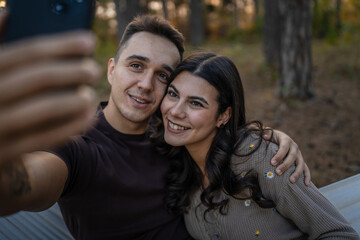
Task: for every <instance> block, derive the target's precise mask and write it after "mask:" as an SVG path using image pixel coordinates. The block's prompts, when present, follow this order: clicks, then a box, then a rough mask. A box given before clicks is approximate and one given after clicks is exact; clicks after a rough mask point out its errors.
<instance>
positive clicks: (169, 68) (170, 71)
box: [161, 64, 174, 73]
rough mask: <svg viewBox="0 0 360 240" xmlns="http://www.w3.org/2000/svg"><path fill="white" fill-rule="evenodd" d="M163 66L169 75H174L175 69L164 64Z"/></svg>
mask: <svg viewBox="0 0 360 240" xmlns="http://www.w3.org/2000/svg"><path fill="white" fill-rule="evenodd" d="M161 66H162V67H163V68H165V69H166V70H167V71H168V72H169V73H172V72H173V71H174V69H173V68H172V67H170V66H169V65H167V64H163V65H161Z"/></svg>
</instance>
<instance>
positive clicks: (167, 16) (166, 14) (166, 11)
mask: <svg viewBox="0 0 360 240" xmlns="http://www.w3.org/2000/svg"><path fill="white" fill-rule="evenodd" d="M162 5H163V13H164V18H165V19H166V20H168V19H169V15H168V10H167V3H166V0H162Z"/></svg>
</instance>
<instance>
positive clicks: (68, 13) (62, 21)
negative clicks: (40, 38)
mask: <svg viewBox="0 0 360 240" xmlns="http://www.w3.org/2000/svg"><path fill="white" fill-rule="evenodd" d="M6 8H7V9H8V10H9V17H8V19H7V23H6V26H5V29H4V35H3V39H2V42H11V41H16V40H19V39H22V38H28V37H32V36H36V35H42V34H51V33H57V32H64V31H70V30H76V29H91V26H92V20H93V18H94V13H95V0H7V2H6Z"/></svg>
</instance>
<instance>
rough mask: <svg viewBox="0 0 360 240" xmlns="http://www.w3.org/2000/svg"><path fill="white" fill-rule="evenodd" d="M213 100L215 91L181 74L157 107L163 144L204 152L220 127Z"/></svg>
mask: <svg viewBox="0 0 360 240" xmlns="http://www.w3.org/2000/svg"><path fill="white" fill-rule="evenodd" d="M217 98H218V91H217V90H216V88H215V87H213V86H212V85H211V84H209V83H208V82H207V81H206V80H204V79H203V78H200V77H198V76H194V75H192V74H191V73H189V72H186V71H184V72H181V73H180V74H179V75H178V76H177V77H176V78H175V79H174V81H173V82H172V83H171V84H170V86H169V88H168V90H167V93H166V95H165V97H164V100H163V102H162V104H161V112H162V117H163V122H164V128H165V135H164V137H165V141H166V142H167V143H168V144H170V145H172V146H185V147H186V148H187V149H188V150H191V148H192V149H196V150H199V151H201V150H204V151H208V149H209V147H210V144H211V142H212V140H213V138H214V136H215V134H216V131H217V127H219V126H220V125H221V122H220V123H219V117H218V114H217V112H218V105H219V104H218V102H217Z"/></svg>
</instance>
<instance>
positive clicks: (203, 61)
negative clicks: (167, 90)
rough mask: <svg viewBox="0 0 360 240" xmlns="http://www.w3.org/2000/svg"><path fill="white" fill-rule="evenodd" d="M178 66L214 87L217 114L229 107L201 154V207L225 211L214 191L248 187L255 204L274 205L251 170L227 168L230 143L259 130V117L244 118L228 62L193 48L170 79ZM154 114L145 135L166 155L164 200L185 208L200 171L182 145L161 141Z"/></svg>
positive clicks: (238, 89)
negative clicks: (204, 155) (227, 117)
mask: <svg viewBox="0 0 360 240" xmlns="http://www.w3.org/2000/svg"><path fill="white" fill-rule="evenodd" d="M183 71H187V72H189V73H191V74H193V75H195V76H198V77H201V78H202V79H205V80H206V81H207V82H209V83H210V84H211V85H212V86H214V87H215V88H216V89H217V91H218V93H219V96H218V103H219V109H218V115H219V114H221V113H223V112H224V111H225V110H226V109H227V108H228V107H231V109H232V113H231V118H230V120H229V121H228V123H227V124H226V125H225V126H224V127H222V128H218V131H217V133H216V136H215V138H214V140H213V142H212V145H211V147H210V149H209V152H208V154H207V159H206V164H205V171H206V173H207V177H208V179H209V185H208V186H207V187H206V188H205V189H204V190H203V191H202V193H201V202H202V203H203V204H204V205H205V206H206V207H207V210H206V211H209V210H214V209H218V210H219V212H220V213H221V214H226V206H227V203H228V201H229V199H228V198H226V199H224V200H221V201H215V196H216V194H217V193H218V192H220V191H223V192H225V193H226V194H227V195H229V196H231V197H234V198H238V197H236V195H237V194H239V193H241V192H242V191H243V190H245V189H249V190H250V193H251V198H252V199H253V200H254V201H255V202H256V203H257V204H258V205H259V206H261V207H264V208H269V207H274V203H273V202H272V201H271V200H267V199H265V198H264V197H263V196H262V193H261V189H260V187H259V183H258V178H257V174H256V173H255V172H251V171H250V172H249V173H248V174H247V175H246V176H245V177H244V178H241V177H239V176H238V175H236V174H235V173H234V172H233V171H232V169H231V156H232V155H233V154H236V153H235V149H236V147H237V146H238V144H241V142H242V141H243V140H244V139H245V138H246V137H247V136H248V135H249V134H251V133H255V134H257V135H259V136H262V134H263V126H262V124H261V122H259V121H253V122H249V123H247V122H246V117H245V101H244V90H243V86H242V83H241V78H240V75H239V72H238V70H237V68H236V66H235V65H234V63H233V62H232V61H231V60H230V59H229V58H227V57H225V56H218V55H216V54H213V53H198V54H195V55H192V56H190V57H188V58H186V59H185V60H184V61H183V62H182V63H180V64H179V65H178V66H177V68H176V69H175V71H174V72H173V73H172V75H171V77H170V82H172V81H173V80H174V79H175V78H176V76H177V75H179V74H180V73H181V72H183ZM170 82H169V83H170ZM157 114H158V119H157V120H156V119H152V121H151V124H150V125H151V127H150V133H151V134H152V135H151V139H152V141H153V142H154V143H155V144H156V145H157V146H158V149H159V151H160V152H161V153H163V154H166V156H167V157H168V158H169V159H170V160H171V167H170V171H169V174H168V176H167V187H166V196H165V204H166V207H167V208H168V209H169V210H170V211H171V212H173V213H176V214H183V213H186V212H187V210H188V208H189V205H190V196H191V194H193V193H194V192H195V191H196V190H198V189H199V188H200V187H201V186H203V174H202V172H201V170H200V168H199V167H198V166H197V164H196V163H195V161H194V160H193V159H192V158H191V156H190V154H189V153H188V151H187V150H186V148H185V147H183V146H182V147H172V146H170V145H168V144H166V142H165V141H164V127H163V124H162V121H161V117H160V116H161V115H159V114H160V112H158V113H157ZM159 117H160V118H159ZM250 125H251V127H250ZM258 141H259V143H260V141H262V139H261V137H259V140H258ZM256 145H257V146H259V145H260V144H256ZM256 150H257V148H254V150H253V151H252V152H251V153H253V152H254V151H256ZM251 153H249V154H251ZM249 154H247V155H249ZM244 156H245V155H244ZM238 199H239V198H238ZM205 213H206V212H205ZM204 216H205V214H204Z"/></svg>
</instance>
